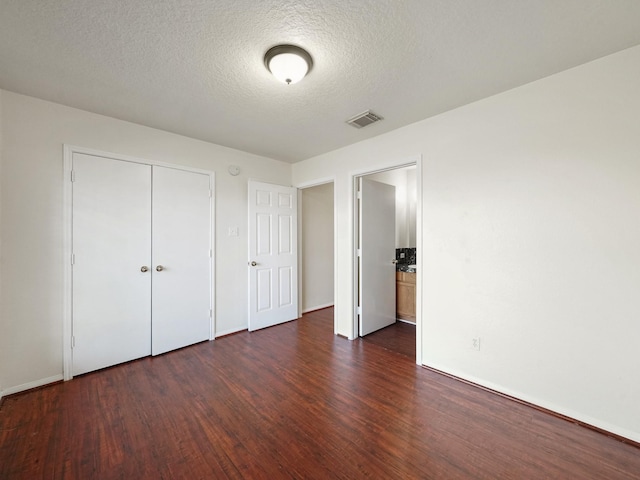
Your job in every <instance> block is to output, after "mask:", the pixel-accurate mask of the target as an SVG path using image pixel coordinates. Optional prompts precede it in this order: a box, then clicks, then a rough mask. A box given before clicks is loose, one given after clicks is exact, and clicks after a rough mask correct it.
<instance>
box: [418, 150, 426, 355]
mask: <svg viewBox="0 0 640 480" xmlns="http://www.w3.org/2000/svg"><path fill="white" fill-rule="evenodd" d="M422 201H423V195H422V155H418V156H417V158H416V248H417V252H418V255H417V258H416V265H417V269H416V364H418V365H422V353H423V352H422V345H423V344H424V342H423V341H422V336H423V332H424V329H423V319H422V272H424V271H425V270H424V260H423V259H424V244H423V241H424V235H423V231H422V226H423V221H422V220H423V219H422V210H423V208H422Z"/></svg>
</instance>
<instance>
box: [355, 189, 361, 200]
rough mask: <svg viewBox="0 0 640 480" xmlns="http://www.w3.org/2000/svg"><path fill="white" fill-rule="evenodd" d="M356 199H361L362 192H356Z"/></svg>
mask: <svg viewBox="0 0 640 480" xmlns="http://www.w3.org/2000/svg"><path fill="white" fill-rule="evenodd" d="M356 198H357V199H358V200H360V199H361V198H362V192H361V191H360V190H358V193H357V194H356Z"/></svg>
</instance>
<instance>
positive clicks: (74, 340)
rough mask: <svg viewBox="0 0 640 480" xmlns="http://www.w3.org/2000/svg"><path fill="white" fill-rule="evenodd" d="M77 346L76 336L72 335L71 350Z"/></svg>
mask: <svg viewBox="0 0 640 480" xmlns="http://www.w3.org/2000/svg"><path fill="white" fill-rule="evenodd" d="M75 346H76V337H75V335H71V348H75Z"/></svg>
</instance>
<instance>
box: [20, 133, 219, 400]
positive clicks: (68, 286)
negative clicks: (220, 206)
mask: <svg viewBox="0 0 640 480" xmlns="http://www.w3.org/2000/svg"><path fill="white" fill-rule="evenodd" d="M74 153H80V154H85V155H93V156H96V157H103V158H110V159H113V160H121V161H125V162H132V163H139V164H143V165H151V166H158V167H167V168H173V169H176V170H183V171H185V172H193V173H201V174H204V175H208V176H209V186H210V188H211V198H210V199H209V205H210V207H209V208H210V212H211V220H210V221H211V232H210V237H209V248H210V249H211V253H212V255H211V265H210V268H211V275H210V280H209V284H210V288H211V300H210V302H211V303H210V308H211V319H210V323H209V340H213V339H214V338H215V337H216V331H215V324H216V322H215V318H216V303H215V298H216V294H215V293H216V291H215V265H216V263H215V258H216V250H215V243H216V242H215V225H216V222H215V196H216V195H215V193H216V192H215V172H213V171H212V170H203V169H201V168H194V167H189V166H185V165H176V164H171V163H166V162H157V161H155V160H148V159H143V158H137V157H132V156H129V155H121V154H119V153H111V152H104V151H101V150H94V149H92V148H85V147H79V146H76V145H67V144H65V145H63V192H62V200H63V205H62V222H63V225H62V235H63V243H62V255H63V259H62V260H63V262H62V264H63V265H64V267H63V295H64V298H63V302H62V304H63V306H62V349H63V351H62V370H63V374H62V378H61V380H62V379H64V380H65V381H66V380H71V379H72V378H73V375H72V373H71V372H72V371H73V348H72V347H71V338H72V335H73V269H72V267H71V255H72V254H73V183H72V182H71V169H72V167H73V154H74ZM30 388H33V387H30Z"/></svg>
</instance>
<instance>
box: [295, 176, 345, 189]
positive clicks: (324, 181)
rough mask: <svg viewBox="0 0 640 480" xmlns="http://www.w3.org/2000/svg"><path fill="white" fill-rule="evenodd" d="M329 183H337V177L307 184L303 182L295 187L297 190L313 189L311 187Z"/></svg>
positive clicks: (315, 180)
mask: <svg viewBox="0 0 640 480" xmlns="http://www.w3.org/2000/svg"><path fill="white" fill-rule="evenodd" d="M327 183H333V184H335V183H336V177H335V176H334V177H324V178H317V179H314V180H309V181H307V182H302V183H300V184H298V185H294V187H296V188H297V189H300V190H301V189H304V188H311V187H318V186H320V185H326V184H327Z"/></svg>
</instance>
